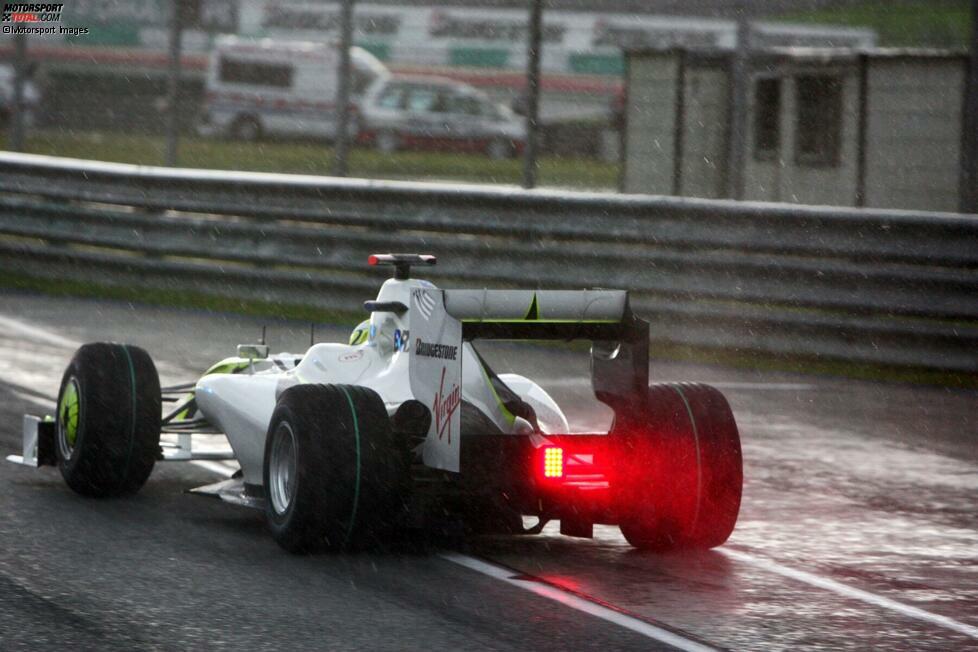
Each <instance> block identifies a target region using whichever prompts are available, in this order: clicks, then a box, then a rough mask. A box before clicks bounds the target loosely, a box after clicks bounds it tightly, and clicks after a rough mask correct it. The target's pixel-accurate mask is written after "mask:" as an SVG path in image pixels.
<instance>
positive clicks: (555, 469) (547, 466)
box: [542, 446, 564, 479]
mask: <svg viewBox="0 0 978 652" xmlns="http://www.w3.org/2000/svg"><path fill="white" fill-rule="evenodd" d="M542 459H543V477H544V478H552V479H553V478H562V477H564V449H563V448H560V447H559V446H545V447H544V449H543V457H542Z"/></svg>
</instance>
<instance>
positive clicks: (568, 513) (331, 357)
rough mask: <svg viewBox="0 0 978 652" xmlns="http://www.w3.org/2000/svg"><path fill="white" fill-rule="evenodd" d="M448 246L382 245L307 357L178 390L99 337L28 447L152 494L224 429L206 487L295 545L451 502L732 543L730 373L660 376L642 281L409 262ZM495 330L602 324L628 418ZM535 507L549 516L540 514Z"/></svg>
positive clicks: (248, 365) (379, 529)
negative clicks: (354, 294)
mask: <svg viewBox="0 0 978 652" xmlns="http://www.w3.org/2000/svg"><path fill="white" fill-rule="evenodd" d="M434 263H435V259H434V257H433V256H422V255H415V254H386V255H374V256H371V257H370V264H372V265H392V266H393V267H394V277H393V278H391V279H388V280H387V281H386V282H385V283H384V284H383V286H382V287H381V289H380V293H379V295H378V296H377V299H376V300H373V301H367V302H366V303H365V304H364V305H365V307H366V309H367V310H368V311H369V312H370V319H369V320H368V321H366V322H364V323H363V324H361V325H360V326H359V327H358V328H357V329H356V330H355V331H354V333H353V336H352V337H351V340H350V343H349V344H315V345H313V346H311V347H310V348H309V350H308V351H306V353H305V354H304V355H301V356H298V355H293V354H287V353H282V354H275V355H269V351H268V347H267V346H265V345H264V344H259V345H242V346H239V347H238V355H237V357H233V358H228V359H226V360H223V361H221V362H219V363H217V364H215V365H214V366H212V367H211V368H210V369H208V370H207V372H206V373H205V374H204V375H203V376H202V377H201V378H200V379H199V380H197V381H196V382H195V383H187V384H184V385H178V386H175V387H168V388H163V389H162V390H161V388H160V383H159V378H158V376H157V372H156V368H155V367H154V365H153V362H152V360H151V359H150V357H149V355H148V354H147V353H146V352H145V351H144V350H142V349H140V348H138V347H135V346H129V345H121V344H106V343H97V344H86V345H84V346H82V347H81V348H80V349H79V350H78V352H77V353H76V354H75V356H74V358H73V359H72V361H71V364H70V365H69V366H68V369H67V370H66V371H65V374H64V378H63V380H62V382H61V389H60V392H59V395H58V407H57V415H56V417H55V418H54V419H48V420H41V419H38V418H37V417H25V430H24V433H25V435H24V455H23V458H22V459H21V458H19V457H18V458H16V459H15V461H22V462H23V463H26V464H31V465H35V466H36V465H40V464H54V465H57V466H58V467H59V468H60V470H61V473H62V475H63V476H64V478H65V480H66V481H67V483H68V485H69V486H70V487H71V488H72V489H74V490H75V491H77V492H78V493H81V494H84V495H88V496H114V495H121V494H129V493H133V492H135V491H137V490H138V489H139V488H140V487H141V486H142V485H143V483H144V482H146V479H147V478H148V477H149V475H150V472H151V471H152V469H153V465H154V464H155V462H156V461H158V460H189V459H214V458H215V457H222V454H221V453H217V454H215V453H213V452H210V453H208V452H206V451H201V450H200V449H199V447H198V449H196V450H195V448H194V446H193V441H194V439H195V438H199V437H198V436H199V435H206V434H224V435H226V436H227V440H228V442H229V443H230V446H231V449H232V451H228V452H225V453H223V456H224V457H226V458H227V459H234V460H237V462H238V463H239V464H240V467H241V469H240V471H239V472H238V473H237V474H235V476H234V477H232V478H231V479H229V480H225V481H223V482H220V483H217V484H214V485H208V486H206V487H201V488H199V489H197V490H195V491H198V492H200V493H205V494H212V495H216V496H218V497H220V498H222V499H224V500H226V501H228V502H232V503H238V504H242V505H248V506H252V507H260V508H261V509H263V510H264V512H265V517H266V520H267V523H268V527H269V529H270V530H271V532H272V535H273V536H274V537H275V539H276V541H278V543H280V544H281V545H282V546H283V547H284V548H286V549H287V550H290V551H294V552H304V551H311V550H316V549H320V548H324V547H328V548H333V549H346V548H351V547H361V546H365V545H371V544H373V543H375V542H378V541H380V540H382V539H384V538H386V537H387V536H389V535H390V533H391V531H392V530H394V529H404V528H410V527H426V524H429V523H431V522H432V520H433V519H444V518H446V516H452V517H453V518H457V519H458V521H459V522H462V523H465V524H467V525H468V526H471V529H475V530H478V531H500V530H502V531H509V532H514V533H534V532H539V531H540V529H541V528H542V527H543V525H544V524H545V523H546V522H547V521H548V520H550V519H559V520H560V531H561V532H562V533H564V534H567V535H571V536H584V537H588V536H591V535H592V529H593V525H594V524H595V523H602V524H617V525H619V526H620V528H621V531H622V533H623V535H624V536H625V538H626V539H627V540H628V541H629V542H630V543H631V544H632V545H634V546H636V547H639V548H644V549H651V550H674V549H687V548H710V547H713V546H717V545H720V544H722V543H723V542H724V541H726V539H727V537H728V536H729V535H730V533H731V531H732V530H733V527H734V524H735V523H736V520H737V514H738V511H739V508H740V497H741V486H742V482H743V475H742V464H741V451H740V439H739V435H738V432H737V426H736V424H735V422H734V418H733V415H732V413H731V411H730V408H729V406H728V404H727V401H726V400H725V399H724V397H723V396H722V395H721V394H720V393H719V392H718V391H717V390H715V389H713V388H712V387H708V386H705V385H695V384H669V385H652V386H651V387H650V386H649V382H648V377H649V371H648V370H649V362H648V346H649V325H648V322H645V321H643V320H641V319H638V318H637V317H636V316H635V315H634V314H632V312H631V309H630V307H629V303H628V294H627V293H626V292H624V291H617V290H583V291H530V290H526V291H522V290H440V289H437V288H436V287H435V286H434V285H432V284H431V283H429V282H427V281H422V280H418V279H413V278H411V277H410V269H411V266H412V265H421V264H434ZM485 338H491V339H506V340H575V339H584V340H590V341H591V342H592V346H591V383H592V387H593V390H594V393H595V396H596V397H597V399H598V400H600V401H601V402H603V403H605V404H607V405H608V406H610V407H611V408H612V409H613V411H614V415H615V417H614V424H613V426H612V428H611V430H610V432H608V433H597V434H575V433H572V432H571V431H570V428H569V427H568V423H567V419H566V418H565V416H564V413H563V412H562V411H561V409H560V407H558V405H557V404H556V403H555V402H554V400H553V399H552V398H551V397H550V396H549V395H548V394H547V392H545V391H544V390H543V389H542V388H541V387H540V386H539V385H537V384H536V383H534V382H533V381H532V380H529V379H527V378H525V377H522V376H519V375H515V374H499V375H497V374H496V373H495V372H494V371H493V370H492V369H490V367H489V365H488V364H487V363H486V362H485V360H484V359H483V358H482V357H481V356H480V354H479V352H478V351H477V350H476V348H475V346H474V344H473V342H474V340H478V339H485ZM164 402H168V403H172V404H173V406H172V409H169V410H168V411H167V413H166V414H164V413H163V409H162V405H163V403H164ZM161 433H162V434H163V435H166V437H165V438H163V439H161ZM524 515H526V516H534V515H535V516H537V517H538V519H539V520H538V522H537V525H536V526H534V527H531V528H528V529H524V527H523V518H522V517H523V516H524Z"/></svg>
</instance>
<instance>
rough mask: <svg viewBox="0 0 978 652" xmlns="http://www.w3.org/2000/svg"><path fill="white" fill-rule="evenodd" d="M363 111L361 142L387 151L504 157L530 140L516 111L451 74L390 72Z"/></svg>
mask: <svg viewBox="0 0 978 652" xmlns="http://www.w3.org/2000/svg"><path fill="white" fill-rule="evenodd" d="M360 111H361V120H362V124H361V131H360V141H361V142H363V143H366V144H372V145H373V146H374V147H376V148H377V149H378V150H379V151H381V152H385V153H391V152H395V151H397V150H400V149H448V150H452V151H465V152H484V153H485V154H486V155H487V156H489V158H492V159H503V158H510V157H513V156H516V155H518V154H519V153H520V152H522V150H523V146H524V144H525V142H526V129H525V125H524V123H523V121H522V119H521V118H519V117H518V116H517V115H515V114H514V113H513V112H512V110H510V109H509V108H507V107H505V106H502V105H501V104H497V103H495V102H493V101H492V100H490V99H489V96H488V95H486V94H485V93H483V92H482V91H479V90H476V89H475V88H473V87H471V86H469V85H468V84H462V83H459V82H456V81H453V80H451V79H444V78H440V77H423V76H394V77H391V78H390V79H388V80H386V81H385V82H384V83H382V84H378V85H377V86H375V87H374V88H373V89H372V90H371V91H369V92H368V93H367V94H366V95H365V96H364V100H363V103H362V104H361V106H360Z"/></svg>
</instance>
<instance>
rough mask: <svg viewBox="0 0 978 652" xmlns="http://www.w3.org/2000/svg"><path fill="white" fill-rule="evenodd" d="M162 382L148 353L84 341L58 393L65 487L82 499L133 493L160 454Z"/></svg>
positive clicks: (59, 443)
mask: <svg viewBox="0 0 978 652" xmlns="http://www.w3.org/2000/svg"><path fill="white" fill-rule="evenodd" d="M161 415H162V400H161V397H160V379H159V376H158V375H157V373H156V367H155V366H154V365H153V360H152V359H151V358H150V357H149V354H148V353H146V351H144V350H143V349H141V348H139V347H137V346H130V345H124V344H106V343H96V344H86V345H84V346H82V347H81V348H80V349H78V351H77V352H76V353H75V356H74V357H73V358H72V360H71V363H70V364H69V365H68V368H67V369H66V370H65V373H64V377H63V378H62V380H61V389H60V390H59V392H58V416H57V420H56V431H55V432H56V436H55V439H56V446H55V454H56V456H57V460H58V468H59V469H60V470H61V475H62V476H64V479H65V482H67V483H68V486H69V487H71V488H72V489H73V490H74V491H76V492H78V493H80V494H82V495H85V496H118V495H124V494H132V493H135V492H136V491H138V490H139V488H140V487H142V486H143V484H144V483H145V482H146V479H147V478H148V477H149V474H150V472H152V470H153V465H154V464H155V462H156V458H157V456H158V454H159V451H160V429H161V421H162V417H161Z"/></svg>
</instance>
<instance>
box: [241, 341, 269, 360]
mask: <svg viewBox="0 0 978 652" xmlns="http://www.w3.org/2000/svg"><path fill="white" fill-rule="evenodd" d="M238 357H239V358H245V359H247V360H264V359H265V358H267V357H268V345H267V344H239V345H238Z"/></svg>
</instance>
